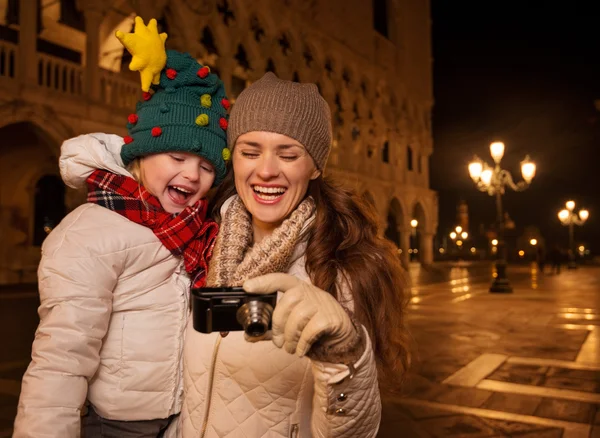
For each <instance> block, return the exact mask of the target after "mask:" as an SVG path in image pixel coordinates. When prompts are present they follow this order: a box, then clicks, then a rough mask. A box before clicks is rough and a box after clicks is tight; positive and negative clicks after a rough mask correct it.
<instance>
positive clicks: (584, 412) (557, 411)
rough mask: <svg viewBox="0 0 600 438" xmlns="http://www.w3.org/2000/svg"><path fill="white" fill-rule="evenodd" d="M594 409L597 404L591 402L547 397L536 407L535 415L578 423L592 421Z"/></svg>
mask: <svg viewBox="0 0 600 438" xmlns="http://www.w3.org/2000/svg"><path fill="white" fill-rule="evenodd" d="M594 411H595V406H594V405H592V404H590V403H583V402H578V401H572V400H559V399H551V398H545V399H543V400H542V402H541V403H540V405H539V406H538V408H537V409H536V411H535V415H536V416H538V417H545V418H553V419H556V420H565V421H572V422H576V423H590V422H591V421H592V419H593V415H594Z"/></svg>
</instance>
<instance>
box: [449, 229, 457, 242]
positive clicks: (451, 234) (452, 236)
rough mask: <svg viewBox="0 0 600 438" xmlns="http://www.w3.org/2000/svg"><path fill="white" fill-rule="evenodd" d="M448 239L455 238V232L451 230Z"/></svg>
mask: <svg viewBox="0 0 600 438" xmlns="http://www.w3.org/2000/svg"><path fill="white" fill-rule="evenodd" d="M450 239H452V240H454V239H456V233H455V232H454V231H452V232H451V233H450Z"/></svg>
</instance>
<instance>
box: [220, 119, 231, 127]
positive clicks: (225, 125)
mask: <svg viewBox="0 0 600 438" xmlns="http://www.w3.org/2000/svg"><path fill="white" fill-rule="evenodd" d="M219 126H220V127H221V129H227V126H229V123H228V122H227V119H225V118H223V117H221V118H220V119H219Z"/></svg>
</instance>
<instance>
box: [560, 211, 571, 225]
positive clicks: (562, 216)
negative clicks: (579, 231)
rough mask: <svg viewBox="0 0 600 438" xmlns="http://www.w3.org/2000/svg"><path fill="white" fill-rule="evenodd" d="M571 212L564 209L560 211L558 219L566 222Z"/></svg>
mask: <svg viewBox="0 0 600 438" xmlns="http://www.w3.org/2000/svg"><path fill="white" fill-rule="evenodd" d="M569 214H570V212H569V210H565V209H563V210H561V211H559V212H558V219H560V221H561V222H562V223H566V222H567V221H568V220H569Z"/></svg>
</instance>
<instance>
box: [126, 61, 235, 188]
mask: <svg viewBox="0 0 600 438" xmlns="http://www.w3.org/2000/svg"><path fill="white" fill-rule="evenodd" d="M152 89H153V90H154V91H155V92H154V93H150V92H144V95H143V96H144V101H143V102H138V104H137V108H136V112H135V113H134V114H130V115H129V117H128V122H129V123H128V124H127V129H128V131H129V135H128V136H126V137H125V138H124V139H123V140H124V141H125V144H124V145H123V148H122V149H121V158H122V159H123V163H125V165H128V164H129V163H130V162H131V161H133V160H134V159H135V158H137V157H142V156H145V155H150V154H157V153H161V152H189V153H192V154H196V155H199V156H201V157H204V158H206V159H207V160H208V161H210V162H211V163H212V164H213V166H214V167H215V181H214V183H213V186H216V185H218V184H219V183H220V182H221V181H222V180H223V178H224V177H225V172H226V169H225V163H226V161H227V160H229V158H230V153H229V149H227V133H226V130H227V124H228V122H227V119H228V115H227V113H228V110H229V106H230V104H229V100H227V97H226V96H225V88H224V86H223V82H222V81H221V80H220V79H219V78H218V77H217V75H215V74H212V73H210V69H209V68H208V67H203V66H202V65H200V64H199V63H198V62H197V61H196V60H195V59H194V58H193V57H192V56H191V55H189V54H188V53H179V52H176V51H173V50H167V63H166V66H165V67H164V68H163V69H162V70H161V71H160V81H159V83H158V84H154V85H152Z"/></svg>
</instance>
